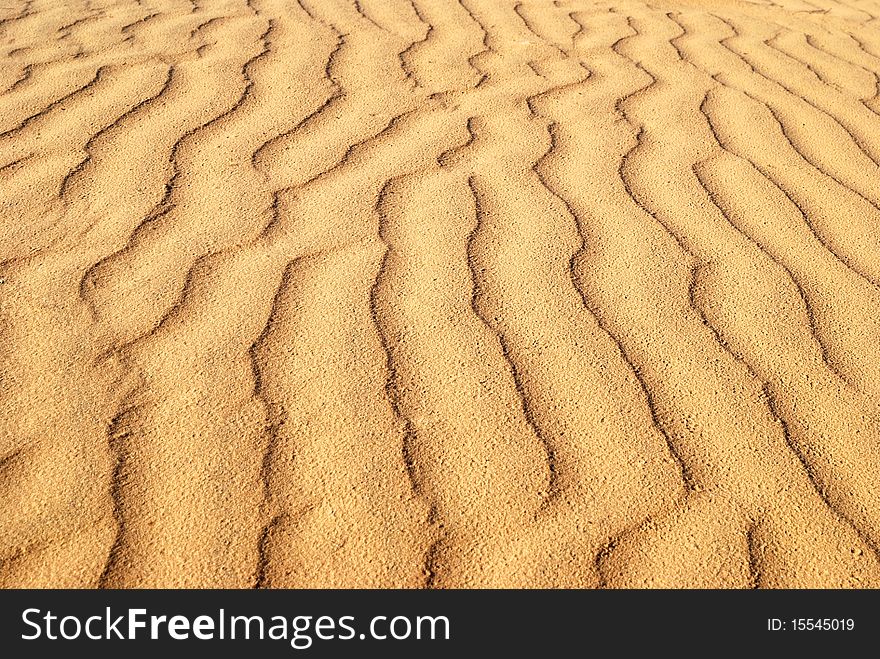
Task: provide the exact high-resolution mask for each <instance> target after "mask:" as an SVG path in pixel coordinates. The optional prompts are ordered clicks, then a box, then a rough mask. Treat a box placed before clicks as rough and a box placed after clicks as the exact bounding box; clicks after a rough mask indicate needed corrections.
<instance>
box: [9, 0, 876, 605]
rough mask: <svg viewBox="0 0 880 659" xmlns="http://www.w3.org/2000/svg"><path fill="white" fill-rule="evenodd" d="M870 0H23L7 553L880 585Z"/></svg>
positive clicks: (16, 60) (256, 579)
mask: <svg viewBox="0 0 880 659" xmlns="http://www.w3.org/2000/svg"><path fill="white" fill-rule="evenodd" d="M878 16H880V3H878V2H874V1H870V0H847V2H843V1H838V0H778V1H771V0H748V1H745V0H743V1H739V0H704V1H703V0H669V1H666V0H652V1H651V2H638V1H628V0H610V1H607V2H592V1H588V0H562V1H556V2H551V1H550V0H523V1H522V2H514V1H513V0H355V1H352V0H298V1H296V0H250V1H246V0H192V1H190V0H137V1H134V0H64V1H59V0H31V1H28V2H21V1H18V2H16V1H10V0H7V2H5V3H4V5H3V7H2V9H0V48H2V58H3V62H4V66H3V67H2V69H0V186H2V192H0V199H2V218H0V441H2V446H0V584H2V585H3V586H5V587H48V586H53V587H145V586H148V587H197V586H200V587H251V586H256V587H406V588H409V587H413V588H416V587H439V588H448V587H588V588H592V587H724V588H749V587H877V586H880V554H878V551H880V487H878V478H880V451H878V447H880V230H878V227H880V96H878V91H880V18H878Z"/></svg>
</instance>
